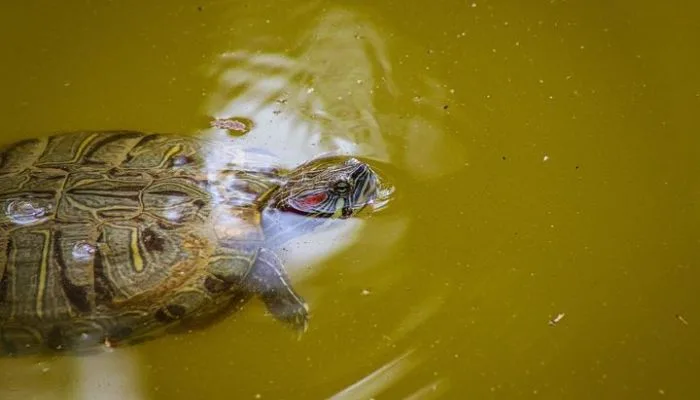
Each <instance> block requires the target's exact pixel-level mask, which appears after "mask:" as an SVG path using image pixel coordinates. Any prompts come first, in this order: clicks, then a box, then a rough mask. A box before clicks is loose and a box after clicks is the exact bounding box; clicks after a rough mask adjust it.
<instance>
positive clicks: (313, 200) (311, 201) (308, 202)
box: [297, 192, 328, 207]
mask: <svg viewBox="0 0 700 400" xmlns="http://www.w3.org/2000/svg"><path fill="white" fill-rule="evenodd" d="M327 198H328V195H327V194H326V193H323V192H321V193H315V194H310V195H308V196H305V197H302V198H300V199H299V200H297V203H298V204H299V205H300V206H303V207H314V206H317V205H319V204H321V203H323V202H324V201H325V200H326V199H327Z"/></svg>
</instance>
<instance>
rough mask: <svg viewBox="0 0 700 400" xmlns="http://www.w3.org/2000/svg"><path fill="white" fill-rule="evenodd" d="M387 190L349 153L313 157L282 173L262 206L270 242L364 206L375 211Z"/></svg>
mask: <svg viewBox="0 0 700 400" xmlns="http://www.w3.org/2000/svg"><path fill="white" fill-rule="evenodd" d="M391 192H392V190H391V189H388V188H385V187H384V186H383V179H381V178H380V176H379V175H378V174H377V172H375V170H373V169H372V168H371V167H370V166H369V165H368V164H367V163H365V162H363V161H360V160H358V159H357V158H354V157H346V156H333V157H323V158H317V159H314V160H312V161H309V162H307V163H304V164H302V165H300V166H299V167H297V168H295V169H294V170H292V171H290V172H288V173H287V175H286V176H285V178H284V183H283V184H282V185H280V186H279V187H277V188H276V189H275V190H274V192H273V193H272V194H271V197H270V198H269V200H268V201H267V203H266V207H265V210H264V211H263V229H264V230H265V236H266V239H267V240H268V241H269V242H270V243H274V244H280V243H284V242H286V241H287V240H289V239H291V238H293V237H296V236H299V235H301V234H304V233H306V232H310V231H314V230H316V229H318V228H320V227H322V226H325V227H328V225H330V224H332V223H334V221H338V220H341V219H347V218H350V217H353V216H356V215H358V214H359V213H360V212H361V211H363V210H370V211H376V210H377V209H379V208H382V207H383V205H385V204H386V202H387V201H386V199H388V195H389V194H391Z"/></svg>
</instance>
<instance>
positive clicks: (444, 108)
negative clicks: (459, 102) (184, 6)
mask: <svg viewBox="0 0 700 400" xmlns="http://www.w3.org/2000/svg"><path fill="white" fill-rule="evenodd" d="M448 108H450V106H449V105H448V104H445V105H444V106H442V109H443V110H447V109H448Z"/></svg>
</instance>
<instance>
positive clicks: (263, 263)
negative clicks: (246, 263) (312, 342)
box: [247, 248, 309, 332]
mask: <svg viewBox="0 0 700 400" xmlns="http://www.w3.org/2000/svg"><path fill="white" fill-rule="evenodd" d="M247 284H248V285H249V287H250V290H251V291H252V292H253V293H255V294H257V295H259V296H260V298H261V299H262V301H263V302H264V303H265V305H266V306H267V309H268V311H270V313H271V314H272V315H273V316H274V317H275V318H277V319H278V320H280V321H282V322H285V323H287V324H290V325H292V326H293V327H294V328H295V329H296V330H297V331H300V332H303V331H306V327H307V321H308V309H309V308H308V306H307V305H306V302H305V301H304V299H303V298H302V297H301V296H299V295H298V294H297V293H296V292H295V291H294V289H293V288H292V285H291V283H290V281H289V277H288V276H287V273H286V272H285V270H284V265H282V261H281V260H280V259H279V257H277V255H276V254H275V253H274V252H272V251H271V250H268V249H265V248H263V249H260V252H259V253H258V257H257V259H256V260H255V264H254V265H253V269H252V270H251V271H250V274H249V275H248V282H247Z"/></svg>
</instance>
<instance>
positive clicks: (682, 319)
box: [676, 314, 688, 326]
mask: <svg viewBox="0 0 700 400" xmlns="http://www.w3.org/2000/svg"><path fill="white" fill-rule="evenodd" d="M676 319H677V320H679V321H681V324H683V325H686V326H687V325H688V320H687V319H685V318H683V316H682V315H680V314H676Z"/></svg>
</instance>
